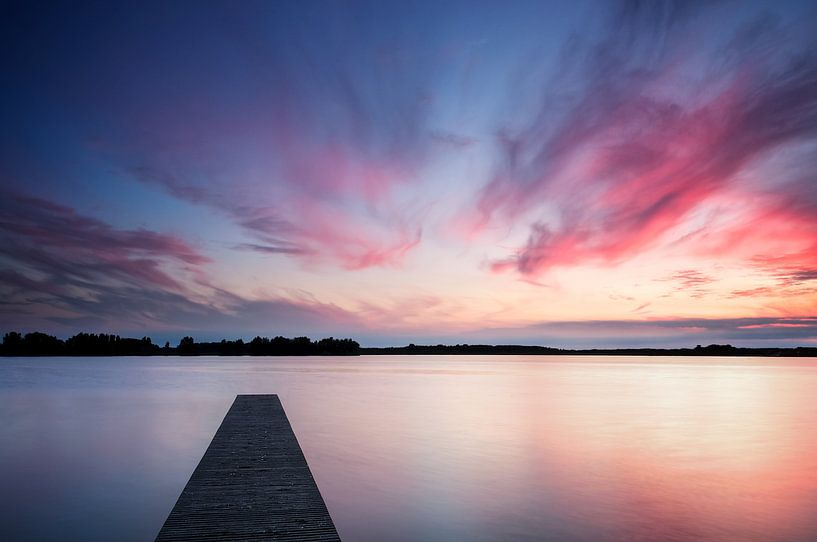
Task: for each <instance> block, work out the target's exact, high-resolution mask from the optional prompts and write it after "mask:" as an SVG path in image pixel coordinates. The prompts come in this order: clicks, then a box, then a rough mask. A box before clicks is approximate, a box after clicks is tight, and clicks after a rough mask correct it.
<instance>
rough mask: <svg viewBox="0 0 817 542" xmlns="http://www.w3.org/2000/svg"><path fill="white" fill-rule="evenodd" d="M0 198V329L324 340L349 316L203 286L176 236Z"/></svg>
mask: <svg viewBox="0 0 817 542" xmlns="http://www.w3.org/2000/svg"><path fill="white" fill-rule="evenodd" d="M1 196H2V197H0V216H1V217H2V218H0V292H2V298H3V301H2V303H0V327H3V328H6V329H23V330H34V329H59V330H62V331H64V332H75V331H81V330H87V329H99V330H112V331H119V330H125V329H134V330H140V329H143V330H144V329H147V330H154V331H157V330H158V331H165V332H168V331H177V332H183V331H188V330H189V331H197V332H205V333H206V332H211V333H224V332H227V331H229V332H232V333H237V334H241V335H245V334H247V333H252V332H266V333H287V332H288V333H301V332H303V329H314V330H320V331H322V332H326V333H331V332H333V331H334V332H338V331H342V330H346V331H347V332H348V330H351V329H353V328H354V329H360V328H361V327H363V324H362V323H361V321H360V320H359V319H358V317H356V316H355V315H353V314H351V313H349V312H348V311H345V310H343V309H341V308H340V307H337V306H335V305H332V304H330V303H321V302H319V301H317V300H314V299H311V298H309V297H305V296H303V295H300V296H279V297H266V298H259V299H247V298H244V297H241V296H238V295H235V294H232V293H230V292H228V291H225V290H223V289H221V288H218V287H217V286H215V285H214V284H212V283H211V281H210V279H209V276H208V274H207V271H206V266H207V264H208V263H210V259H209V258H208V257H207V256H205V255H203V253H202V252H201V251H200V250H198V249H197V248H195V247H193V246H192V245H190V244H189V243H188V242H186V241H184V240H182V239H180V238H179V237H176V236H173V235H168V234H164V233H159V232H155V231H151V230H147V229H136V230H126V229H118V228H114V227H112V226H111V225H109V224H107V223H105V222H103V221H101V220H98V219H95V218H92V217H88V216H85V215H82V214H80V213H78V212H77V211H75V210H74V209H71V208H69V207H66V206H64V205H60V204H56V203H53V202H49V201H47V200H43V199H40V198H34V197H29V196H26V195H21V194H18V193H9V192H3V193H2V194H1Z"/></svg>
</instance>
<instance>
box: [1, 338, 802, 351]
mask: <svg viewBox="0 0 817 542" xmlns="http://www.w3.org/2000/svg"><path fill="white" fill-rule="evenodd" d="M360 355H368V356H384V355H410V356H417V355H471V356H477V355H495V356H516V355H520V356H522V355H524V356H531V355H533V356H577V355H578V356H582V355H584V356H746V357H817V347H811V346H798V347H791V348H744V347H737V346H732V345H730V344H710V345H709V346H700V345H698V346H696V347H695V348H580V349H570V348H552V347H548V346H532V345H515V344H498V345H488V344H455V345H444V344H437V345H415V344H409V345H407V346H386V347H362V346H360V344H358V342H357V341H354V340H352V339H336V338H334V337H329V338H325V339H320V340H312V339H310V338H309V337H295V338H291V339H290V338H287V337H281V336H278V337H273V338H271V339H270V338H267V337H255V338H254V339H252V340H251V341H248V342H244V340H243V339H236V340H226V339H222V340H221V341H218V342H196V341H195V340H194V339H193V338H192V337H184V338H183V339H182V340H181V341H180V342H179V344H178V346H170V343H169V342H168V343H165V345H164V346H163V347H160V346H159V345H156V344H154V343H153V341H152V340H151V339H150V337H142V338H141V339H132V338H126V337H120V336H118V335H109V334H104V333H101V334H94V333H78V334H76V335H74V336H73V337H70V338H68V339H66V340H62V339H59V338H57V337H54V336H52V335H47V334H45V333H39V332H33V333H27V334H25V335H23V334H21V333H17V332H9V333H6V334H5V336H4V337H3V343H2V344H1V345H0V356H4V357H44V356H57V357H63V356H65V357H68V356H84V357H88V356H100V357H101V356H360Z"/></svg>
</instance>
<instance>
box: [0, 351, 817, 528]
mask: <svg viewBox="0 0 817 542" xmlns="http://www.w3.org/2000/svg"><path fill="white" fill-rule="evenodd" d="M237 393H277V394H279V395H280V397H281V399H282V401H283V403H284V407H285V408H286V410H287V414H288V415H289V418H290V421H291V423H292V425H293V428H294V429H295V432H296V434H297V435H298V439H299V440H300V442H301V446H302V447H303V449H304V453H305V454H306V457H307V459H308V461H309V464H310V466H311V467H312V472H313V473H314V475H315V478H316V479H317V482H318V485H319V487H320V489H321V492H322V493H323V496H324V498H325V500H326V502H327V505H328V507H329V511H330V512H331V514H332V516H333V518H334V520H335V524H336V525H337V528H338V530H339V532H340V534H341V537H342V538H343V539H344V541H346V542H354V541H374V540H377V541H380V540H394V541H401V540H424V541H425V540H430V541H434V540H477V541H488V540H554V541H574V540H582V541H583V540H588V541H613V540H616V541H618V540H628V541H630V540H679V541H680V540H717V541H735V542H746V541H754V540H757V541H764V542H767V541H777V540H780V541H783V540H785V541H807V540H817V360H814V359H810V360H806V359H800V360H787V359H766V360H764V359H730V358H695V359H683V358H626V357H621V358H598V357H596V358H593V357H570V358H529V357H502V356H476V357H447V356H429V357H401V356H394V357H361V358H341V359H337V358H335V359H332V358H74V359H68V358H61V359H49V358H46V359H13V358H12V359H9V358H6V359H0V416H2V424H0V499H2V502H0V539H2V540H65V539H77V540H84V541H93V540H105V541H109V540H152V539H153V537H154V536H155V535H156V533H157V532H158V530H159V527H160V526H161V525H162V523H163V521H164V519H165V517H166V515H167V513H168V512H169V511H170V509H171V507H172V506H173V504H174V503H175V500H176V498H177V496H178V494H179V492H180V491H181V489H182V487H184V485H185V483H186V482H187V479H188V477H189V476H190V474H191V472H192V471H193V468H194V467H195V466H196V464H197V463H198V461H199V459H200V458H201V455H202V453H203V452H204V450H205V448H206V447H207V444H208V443H209V441H210V439H211V437H212V435H213V433H214V432H215V430H216V429H217V428H218V425H219V423H220V422H221V419H222V417H223V416H224V414H225V413H226V411H227V408H228V407H229V406H230V404H231V402H232V400H233V397H234V396H235V394H237Z"/></svg>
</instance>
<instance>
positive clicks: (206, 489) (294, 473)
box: [156, 395, 340, 542]
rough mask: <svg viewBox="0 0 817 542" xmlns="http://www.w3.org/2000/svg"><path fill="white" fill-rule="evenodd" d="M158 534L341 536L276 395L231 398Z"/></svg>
mask: <svg viewBox="0 0 817 542" xmlns="http://www.w3.org/2000/svg"><path fill="white" fill-rule="evenodd" d="M156 540H157V542H166V541H171V540H172V541H180V540H185V541H191V542H194V541H204V540H207V541H228V540H246V541H250V540H253V541H256V540H304V541H306V540H309V541H315V542H323V541H330V540H333V541H339V540H340V537H339V536H338V532H337V530H335V526H334V524H333V523H332V518H331V517H330V516H329V512H328V510H327V509H326V504H325V503H324V502H323V498H322V497H321V494H320V491H319V490H318V486H317V485H316V484H315V480H314V479H313V478H312V473H311V472H310V471H309V465H307V463H306V458H305V457H304V455H303V453H302V452H301V447H300V446H299V445H298V440H297V439H296V438H295V434H294V433H293V432H292V427H291V426H290V425H289V420H287V416H286V413H285V412H284V408H283V407H282V406H281V402H280V401H279V400H278V396H277V395H238V396H237V397H236V398H235V402H233V406H232V407H230V410H229V412H227V415H226V416H225V417H224V421H223V422H221V427H219V429H218V431H217V432H216V434H215V436H214V437H213V441H212V442H211V443H210V446H209V447H208V448H207V451H206V452H205V453H204V457H202V459H201V461H200V462H199V465H198V467H196V470H195V471H194V472H193V475H192V476H191V477H190V481H189V482H187V486H185V488H184V490H183V491H182V494H181V495H180V496H179V500H178V501H177V502H176V506H174V507H173V510H172V511H171V512H170V515H169V516H168V518H167V520H166V521H165V524H164V526H163V527H162V530H161V531H160V532H159V536H157V537H156Z"/></svg>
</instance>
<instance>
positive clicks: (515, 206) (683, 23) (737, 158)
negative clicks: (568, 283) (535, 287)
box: [474, 2, 817, 275]
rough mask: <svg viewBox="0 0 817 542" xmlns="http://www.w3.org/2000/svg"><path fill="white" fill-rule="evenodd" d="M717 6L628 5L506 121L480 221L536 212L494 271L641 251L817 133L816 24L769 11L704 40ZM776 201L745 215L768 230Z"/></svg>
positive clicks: (566, 56) (571, 52) (611, 259)
mask: <svg viewBox="0 0 817 542" xmlns="http://www.w3.org/2000/svg"><path fill="white" fill-rule="evenodd" d="M707 9H717V6H710V7H708V8H704V9H701V6H700V5H698V4H693V3H685V2H679V3H674V2H651V3H646V4H638V3H634V2H633V3H622V4H621V5H620V8H619V9H618V11H617V12H616V13H615V14H614V16H613V17H611V19H610V21H609V23H608V25H607V27H606V30H605V31H604V32H603V33H602V37H601V38H600V39H598V40H596V41H587V40H583V39H580V38H576V39H575V40H573V41H571V42H570V43H568V44H566V46H565V49H564V53H563V56H562V59H561V62H560V64H559V66H558V68H557V69H556V70H554V71H555V73H556V74H557V75H556V76H555V78H554V79H553V80H551V81H549V82H548V83H547V86H546V87H545V88H544V89H543V91H542V95H543V99H542V100H541V103H540V104H539V107H538V111H537V112H536V113H535V114H534V115H532V117H531V119H532V120H531V121H530V122H529V123H527V124H523V125H522V126H521V127H516V128H507V129H505V130H503V131H502V136H501V138H500V148H501V149H502V151H503V159H502V161H501V162H500V164H499V166H498V167H497V169H496V172H495V174H494V176H493V178H492V180H491V181H490V182H489V183H488V184H486V185H485V186H484V187H483V188H482V190H481V192H480V195H479V198H478V203H477V212H476V216H475V217H474V220H475V223H476V224H477V225H479V224H490V223H496V222H499V223H502V222H515V221H519V220H533V225H532V226H531V228H530V234H529V237H528V240H527V243H526V244H525V245H524V246H521V247H520V248H518V249H517V250H516V251H515V253H514V254H513V255H511V256H509V257H508V258H506V259H503V260H499V261H496V262H495V263H494V265H493V269H494V270H496V271H503V270H508V269H514V270H516V271H517V272H519V273H522V274H526V275H535V274H538V273H541V272H543V271H545V270H548V269H550V268H552V267H554V266H571V265H577V264H584V263H601V264H609V263H617V262H620V261H622V260H625V259H627V258H631V257H633V256H635V255H637V254H639V253H641V252H643V251H646V250H649V249H652V248H655V247H656V246H658V245H660V244H661V243H662V242H663V243H664V244H666V242H667V239H666V238H665V236H667V235H671V234H673V233H674V232H676V231H678V229H679V228H682V227H684V226H687V224H686V222H685V221H687V220H690V219H691V218H692V215H693V212H694V211H696V210H699V209H700V208H701V206H702V205H703V204H705V203H706V202H708V201H709V200H710V199H711V198H713V197H714V196H717V195H721V194H722V193H723V192H724V191H725V190H727V189H729V190H746V191H749V192H751V191H753V190H756V188H757V187H756V186H742V185H741V182H742V181H741V180H740V179H739V178H738V177H739V174H742V173H745V172H746V171H747V169H751V168H752V167H753V166H754V165H755V164H756V162H758V161H761V160H763V159H766V158H767V157H768V156H769V153H773V152H776V151H778V150H780V149H782V148H785V147H786V146H789V145H801V144H803V143H804V142H810V143H815V142H817V53H816V52H815V51H817V48H815V43H814V39H813V36H810V35H809V34H808V33H807V32H804V29H805V27H806V25H807V24H809V23H807V22H806V21H799V22H798V23H796V24H795V23H786V24H783V23H781V22H780V21H778V20H777V19H776V18H775V17H773V16H765V15H764V16H761V17H759V18H756V19H754V20H752V21H750V22H749V23H747V24H746V25H745V26H744V27H743V28H741V29H739V30H738V31H737V32H736V33H735V34H734V35H733V36H732V37H731V38H730V39H728V40H726V41H723V40H711V39H710V42H708V43H706V44H702V43H696V41H695V40H696V39H698V38H696V36H701V35H708V34H710V33H708V32H707V25H711V24H712V23H711V20H712V19H711V18H709V17H707V11H706V10H707ZM811 22H813V20H812V21H811ZM708 47H709V48H711V49H710V50H712V51H714V53H713V54H711V56H709V57H708V58H707V57H705V56H704V55H702V54H701V53H700V52H701V51H702V50H706V49H707V48H708ZM701 74H706V75H705V76H704V77H702V76H701ZM802 171H804V172H805V169H803V170H802ZM806 174H808V173H807V172H806ZM807 183H808V184H809V186H811V187H813V186H814V183H815V179H814V178H813V172H812V173H811V174H810V177H809V178H808V180H807ZM776 190H777V191H778V192H782V193H784V194H788V195H789V196H790V197H788V198H785V202H786V205H790V206H791V207H790V209H791V214H792V215H794V214H796V215H797V216H796V217H795V219H796V220H798V221H802V220H806V221H808V222H810V223H811V224H814V219H813V218H810V217H809V215H807V214H805V213H796V212H795V210H796V209H797V208H798V201H797V199H796V193H797V191H798V190H797V187H795V186H794V185H791V186H780V185H778V186H776ZM812 199H813V198H812ZM776 200H777V198H771V199H770V201H771V202H772V203H773V204H776V203H775V202H776ZM764 211H765V210H764V209H762V208H761V209H759V210H758V215H757V216H756V218H757V219H758V222H755V221H753V220H751V219H749V220H747V222H746V223H747V224H751V226H752V227H754V228H763V227H764V225H765V224H764V223H763V222H762V219H763V213H764ZM537 214H539V215H540V216H542V215H544V216H545V217H547V218H536V216H537ZM776 218H777V219H779V220H787V219H788V218H790V217H787V216H784V215H782V214H779V215H777V217H776ZM812 230H813V227H812ZM810 235H813V236H814V237H812V239H817V235H815V233H814V232H813V231H811V233H810ZM756 248H757V249H758V250H760V251H763V250H764V249H768V247H756ZM792 259H797V258H796V257H795V256H792Z"/></svg>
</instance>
